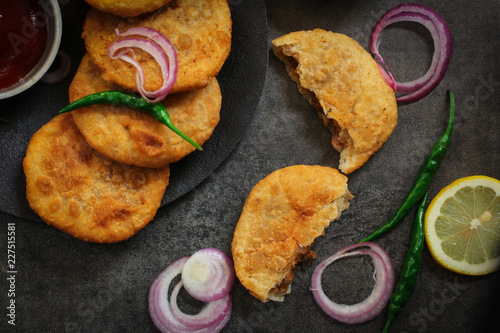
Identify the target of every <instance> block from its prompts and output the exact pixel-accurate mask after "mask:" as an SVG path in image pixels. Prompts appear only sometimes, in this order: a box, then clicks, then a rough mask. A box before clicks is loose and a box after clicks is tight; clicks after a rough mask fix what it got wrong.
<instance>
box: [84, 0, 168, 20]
mask: <svg viewBox="0 0 500 333" xmlns="http://www.w3.org/2000/svg"><path fill="white" fill-rule="evenodd" d="M85 1H86V2H87V3H88V4H89V5H91V6H92V7H94V8H96V9H98V10H100V11H102V12H105V13H110V14H114V15H119V16H123V17H133V16H138V15H141V14H144V13H149V12H152V11H153V10H155V9H158V8H160V7H162V6H164V5H166V4H167V3H169V2H170V1H172V0H85Z"/></svg>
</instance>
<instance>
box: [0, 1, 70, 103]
mask: <svg viewBox="0 0 500 333" xmlns="http://www.w3.org/2000/svg"><path fill="white" fill-rule="evenodd" d="M61 34H62V19H61V11H60V8H59V4H58V2H57V0H1V1H0V99H5V98H8V97H11V96H15V95H17V94H20V93H21V92H23V91H25V90H26V89H28V88H30V87H31V86H33V85H34V84H35V83H36V82H38V81H39V80H40V79H41V78H42V77H43V75H44V74H45V73H46V72H47V71H48V70H49V68H50V66H51V65H52V62H53V61H54V58H55V57H56V55H57V52H58V50H59V44H60V42H61Z"/></svg>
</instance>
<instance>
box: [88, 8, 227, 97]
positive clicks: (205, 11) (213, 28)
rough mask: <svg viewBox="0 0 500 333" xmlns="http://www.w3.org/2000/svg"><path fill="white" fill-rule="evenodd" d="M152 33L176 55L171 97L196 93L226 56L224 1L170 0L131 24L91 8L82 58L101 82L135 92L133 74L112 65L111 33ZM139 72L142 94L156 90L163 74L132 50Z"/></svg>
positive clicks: (124, 64) (148, 57)
mask: <svg viewBox="0 0 500 333" xmlns="http://www.w3.org/2000/svg"><path fill="white" fill-rule="evenodd" d="M134 27H146V28H152V29H155V30H157V31H158V32H160V33H161V34H163V35H165V36H166V37H167V38H168V39H169V40H170V42H171V43H172V44H173V46H174V47H175V49H176V51H177V58H178V71H177V79H176V81H175V83H174V85H173V87H172V89H171V90H170V93H176V92H181V91H187V90H193V89H199V88H202V87H204V86H206V85H207V84H208V83H209V82H210V80H211V78H212V77H214V76H216V75H217V74H218V73H219V71H220V69H221V68H222V65H223V64H224V62H225V61H226V59H227V57H228V56H229V52H230V50H231V34H232V20H231V12H230V10H229V5H228V3H227V1H226V0H175V1H173V2H171V3H169V4H167V5H165V6H163V7H161V8H159V9H157V10H155V11H153V12H151V13H147V14H143V15H140V16H137V17H132V18H123V17H120V16H116V15H112V14H107V13H103V12H101V11H99V10H97V9H95V8H91V9H90V11H89V12H88V14H87V17H86V19H85V23H84V26H83V33H82V37H83V39H84V40H85V46H86V49H87V52H88V53H89V55H90V58H91V61H92V63H94V64H95V65H96V66H97V67H98V68H99V69H100V70H101V72H102V74H103V78H104V79H105V80H106V81H108V82H110V83H113V84H117V85H119V86H121V87H123V88H125V89H128V90H132V91H137V84H136V69H135V67H133V66H132V65H130V64H129V63H127V62H125V61H123V60H121V59H111V58H110V57H109V56H108V48H109V47H110V45H111V44H112V43H113V42H114V41H115V40H116V38H117V35H116V33H115V29H118V30H119V32H121V33H123V32H125V31H127V30H129V29H130V28H134ZM133 51H134V53H135V57H136V59H137V60H138V62H139V64H140V66H141V67H142V68H143V70H144V74H145V82H144V88H145V89H146V90H149V91H155V90H157V89H159V88H160V87H161V86H162V84H163V78H162V71H161V69H160V66H159V64H158V63H157V61H156V60H155V59H154V58H153V56H152V55H151V54H150V53H147V52H146V51H144V50H142V49H139V48H135V47H134V48H133Z"/></svg>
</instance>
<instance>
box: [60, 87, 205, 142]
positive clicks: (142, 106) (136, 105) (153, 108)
mask: <svg viewBox="0 0 500 333" xmlns="http://www.w3.org/2000/svg"><path fill="white" fill-rule="evenodd" d="M95 104H118V105H124V106H128V107H130V108H133V109H136V110H139V111H144V112H147V113H149V114H150V115H152V116H153V117H154V118H155V119H156V120H158V121H159V122H160V123H162V124H164V125H165V126H167V127H168V128H170V129H171V130H172V131H173V132H174V133H176V134H177V135H179V136H180V137H181V138H183V139H184V140H186V141H187V142H189V143H190V144H192V145H193V146H194V147H196V149H198V150H203V148H201V146H200V145H199V144H197V143H196V142H195V141H193V140H192V139H191V138H189V137H188V136H187V135H186V134H184V133H183V132H181V130H179V129H178V128H177V127H175V126H174V124H172V120H171V119H170V115H169V114H168V112H167V110H166V109H165V106H164V105H163V104H162V103H150V102H148V101H146V100H145V99H144V98H142V97H137V96H133V95H129V94H125V93H122V92H119V91H103V92H99V93H95V94H91V95H87V96H85V97H82V98H80V99H78V100H76V101H74V102H73V103H71V104H69V105H68V106H66V107H65V108H63V109H62V110H61V111H59V113H64V112H69V111H73V110H76V109H79V108H82V107H85V106H89V105H95Z"/></svg>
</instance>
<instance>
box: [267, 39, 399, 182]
mask: <svg viewBox="0 0 500 333" xmlns="http://www.w3.org/2000/svg"><path fill="white" fill-rule="evenodd" d="M272 48H273V51H274V53H275V54H276V56H277V57H278V58H279V59H280V60H282V61H283V62H284V63H285V65H286V69H287V72H288V74H289V75H290V77H291V78H292V79H293V80H294V81H296V82H297V84H298V87H299V91H300V92H301V93H302V94H303V95H304V97H305V98H306V99H307V100H308V101H309V103H310V104H311V105H312V106H313V107H314V108H315V109H316V110H317V111H318V115H319V116H320V118H321V119H322V120H323V123H324V124H325V125H326V126H327V127H328V128H329V129H330V130H331V131H332V134H333V137H332V145H333V147H334V148H335V149H336V150H338V151H339V152H340V162H339V169H340V170H341V171H342V172H344V173H346V174H348V173H351V172H353V171H355V170H357V169H358V168H360V167H361V166H362V165H363V164H364V163H365V162H366V161H367V160H368V159H369V158H370V157H371V156H372V155H373V154H374V153H375V152H376V151H377V150H378V149H380V147H381V146H382V144H384V143H385V142H386V141H387V139H388V138H389V136H390V135H391V133H392V131H393V130H394V128H395V127H396V123H397V117H398V109H397V104H396V97H395V94H394V91H393V90H392V89H391V87H389V85H388V84H387V83H386V82H385V80H384V79H383V77H382V75H381V73H380V70H379V67H378V65H377V63H376V62H375V60H374V59H373V58H372V57H371V56H370V54H369V53H368V52H367V51H366V50H365V49H364V48H363V47H362V46H361V45H359V43H358V42H356V41H355V40H353V39H352V38H350V37H348V36H346V35H343V34H338V33H333V32H329V31H325V30H322V29H316V30H312V31H297V32H292V33H289V34H287V35H284V36H282V37H279V38H276V39H275V40H273V41H272Z"/></svg>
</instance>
